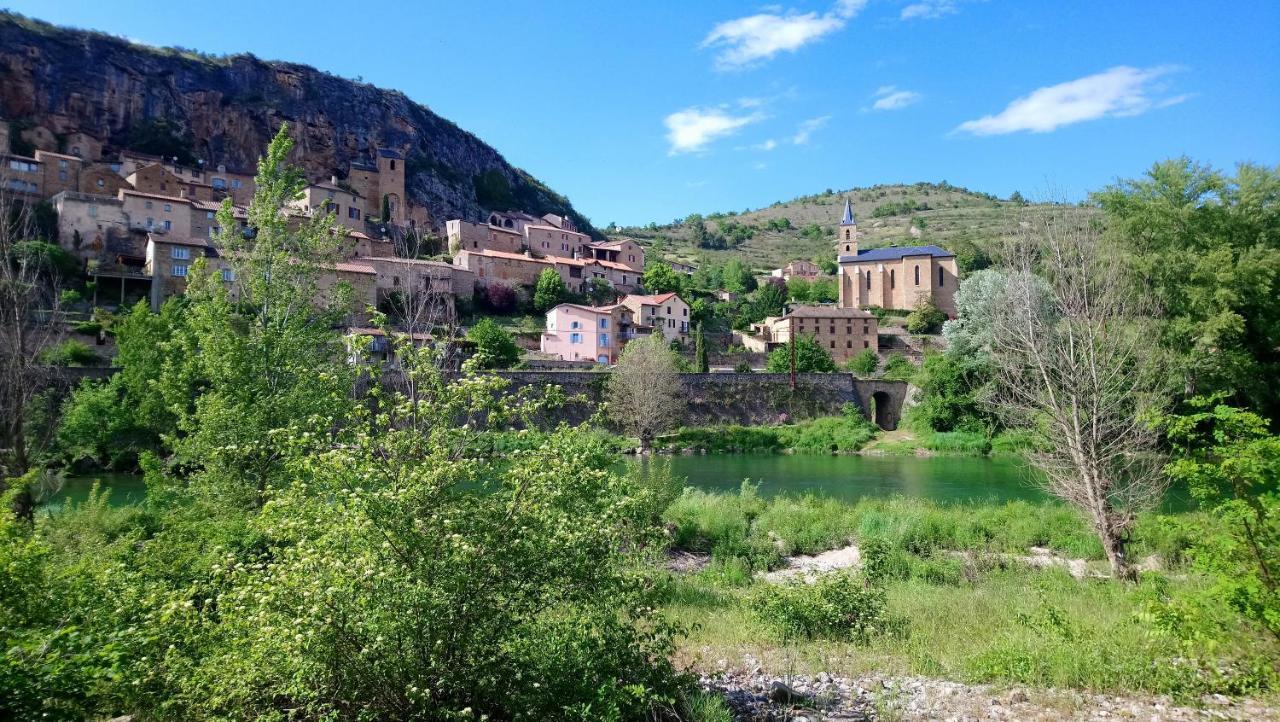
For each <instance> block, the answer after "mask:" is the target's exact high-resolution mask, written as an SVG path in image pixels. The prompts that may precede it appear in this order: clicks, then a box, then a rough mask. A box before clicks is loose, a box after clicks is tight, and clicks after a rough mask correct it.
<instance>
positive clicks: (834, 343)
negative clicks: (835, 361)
mask: <svg viewBox="0 0 1280 722" xmlns="http://www.w3.org/2000/svg"><path fill="white" fill-rule="evenodd" d="M827 343H828V344H830V346H831V348H835V347H836V342H835V341H828V342H827Z"/></svg>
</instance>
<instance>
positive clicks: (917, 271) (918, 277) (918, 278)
mask: <svg viewBox="0 0 1280 722" xmlns="http://www.w3.org/2000/svg"><path fill="white" fill-rule="evenodd" d="M916 285H917V286H919V285H920V267H919V266H916Z"/></svg>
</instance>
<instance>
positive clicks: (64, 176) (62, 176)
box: [58, 170, 67, 181]
mask: <svg viewBox="0 0 1280 722" xmlns="http://www.w3.org/2000/svg"><path fill="white" fill-rule="evenodd" d="M66 179H67V172H66V171H65V170H60V171H58V180H60V181H65V180H66Z"/></svg>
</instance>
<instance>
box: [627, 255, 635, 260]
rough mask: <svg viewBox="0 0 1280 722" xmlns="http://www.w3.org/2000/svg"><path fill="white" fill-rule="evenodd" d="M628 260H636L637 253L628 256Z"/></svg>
mask: <svg viewBox="0 0 1280 722" xmlns="http://www.w3.org/2000/svg"><path fill="white" fill-rule="evenodd" d="M627 260H628V261H634V260H636V257H635V255H634V254H632V255H630V256H627Z"/></svg>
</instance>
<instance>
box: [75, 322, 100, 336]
mask: <svg viewBox="0 0 1280 722" xmlns="http://www.w3.org/2000/svg"><path fill="white" fill-rule="evenodd" d="M71 330H73V331H75V332H76V333H79V334H83V335H85V336H97V335H98V332H99V331H101V330H102V324H100V323H98V322H97V321H84V322H82V323H77V324H76V325H75V326H72V327H71Z"/></svg>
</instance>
